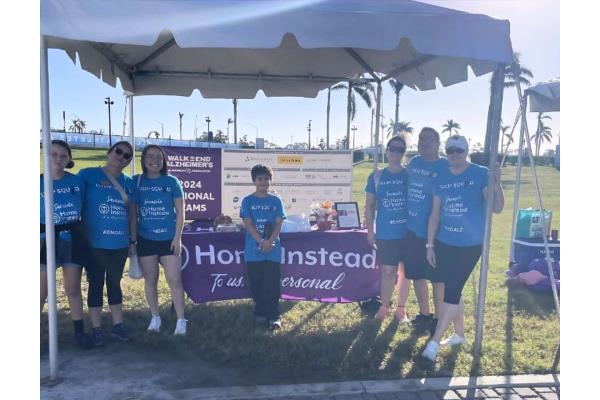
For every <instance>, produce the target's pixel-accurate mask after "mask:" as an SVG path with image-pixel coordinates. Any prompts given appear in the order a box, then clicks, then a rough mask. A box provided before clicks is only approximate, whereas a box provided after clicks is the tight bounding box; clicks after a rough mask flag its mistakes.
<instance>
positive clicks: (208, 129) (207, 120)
mask: <svg viewBox="0 0 600 400" xmlns="http://www.w3.org/2000/svg"><path fill="white" fill-rule="evenodd" d="M204 120H205V121H206V126H207V127H206V134H207V135H209V134H210V117H206V118H204ZM209 141H210V140H209Z"/></svg>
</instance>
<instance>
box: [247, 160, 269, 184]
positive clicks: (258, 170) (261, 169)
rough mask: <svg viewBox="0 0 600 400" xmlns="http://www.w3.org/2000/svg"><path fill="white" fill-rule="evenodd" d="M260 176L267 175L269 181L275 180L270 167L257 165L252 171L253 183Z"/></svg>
mask: <svg viewBox="0 0 600 400" xmlns="http://www.w3.org/2000/svg"><path fill="white" fill-rule="evenodd" d="M258 175H266V176H267V177H268V178H269V180H273V170H272V169H271V167H269V166H268V165H264V164H256V165H255V166H254V167H252V171H250V176H252V182H254V181H255V180H256V177H257V176H258Z"/></svg>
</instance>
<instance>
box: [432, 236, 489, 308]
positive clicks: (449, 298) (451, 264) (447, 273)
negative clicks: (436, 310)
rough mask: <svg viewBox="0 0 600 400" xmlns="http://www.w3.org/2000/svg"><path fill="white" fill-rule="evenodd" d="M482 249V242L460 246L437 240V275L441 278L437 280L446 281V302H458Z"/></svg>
mask: <svg viewBox="0 0 600 400" xmlns="http://www.w3.org/2000/svg"><path fill="white" fill-rule="evenodd" d="M481 250H482V246H481V245H480V244H478V245H475V246H467V247H459V246H451V245H449V244H446V243H442V242H440V241H437V240H436V241H435V260H436V263H437V268H436V269H435V275H436V278H437V279H439V280H438V281H437V282H443V283H444V286H445V289H444V301H445V302H446V303H450V304H458V301H459V300H460V296H461V294H462V289H463V287H464V286H465V283H466V282H467V279H469V276H470V275H471V273H472V272H473V269H475V265H477V261H479V258H480V257H481Z"/></svg>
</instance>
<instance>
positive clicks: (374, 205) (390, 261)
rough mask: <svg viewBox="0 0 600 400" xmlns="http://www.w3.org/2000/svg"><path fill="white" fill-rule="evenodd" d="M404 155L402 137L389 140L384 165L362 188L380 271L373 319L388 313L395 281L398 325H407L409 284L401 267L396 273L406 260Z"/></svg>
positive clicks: (404, 148)
mask: <svg viewBox="0 0 600 400" xmlns="http://www.w3.org/2000/svg"><path fill="white" fill-rule="evenodd" d="M405 152H406V140H405V138H404V137H403V136H394V137H392V138H391V139H390V140H389V141H388V143H387V146H386V155H387V158H388V162H389V164H388V166H387V167H386V168H385V169H382V170H377V171H373V173H371V175H369V178H368V179H367V186H366V188H365V192H367V197H366V213H365V214H366V215H365V217H366V224H367V240H368V241H369V243H370V244H371V245H372V246H374V247H375V248H376V249H377V260H378V262H379V265H381V268H382V272H381V307H380V308H379V311H377V314H376V315H375V318H376V319H379V320H383V319H385V318H386V317H387V315H388V314H389V312H390V307H391V303H392V294H393V292H394V286H396V281H397V280H398V279H399V283H398V286H399V295H398V307H397V309H396V312H395V313H394V316H395V318H396V319H397V320H399V321H400V322H408V315H407V313H406V309H405V307H404V306H405V304H406V300H407V298H408V292H409V290H410V286H409V285H410V281H407V280H406V279H405V277H404V271H403V267H402V268H400V271H398V266H399V264H400V263H401V262H403V261H404V260H405V259H406V250H407V249H406V245H405V238H406V224H407V221H408V214H407V193H408V173H407V172H406V169H405V168H404V167H403V166H402V157H404V153H405ZM375 214H377V216H375ZM374 225H375V226H374Z"/></svg>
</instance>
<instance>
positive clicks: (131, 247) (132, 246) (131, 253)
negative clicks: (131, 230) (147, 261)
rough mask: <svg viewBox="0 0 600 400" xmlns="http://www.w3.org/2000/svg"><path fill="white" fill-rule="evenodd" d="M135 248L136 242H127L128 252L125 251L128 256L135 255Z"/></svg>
mask: <svg viewBox="0 0 600 400" xmlns="http://www.w3.org/2000/svg"><path fill="white" fill-rule="evenodd" d="M136 251H137V249H136V244H135V243H130V244H129V252H128V253H127V255H128V256H129V257H133V256H135V253H136Z"/></svg>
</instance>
